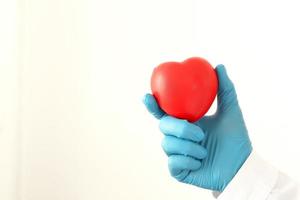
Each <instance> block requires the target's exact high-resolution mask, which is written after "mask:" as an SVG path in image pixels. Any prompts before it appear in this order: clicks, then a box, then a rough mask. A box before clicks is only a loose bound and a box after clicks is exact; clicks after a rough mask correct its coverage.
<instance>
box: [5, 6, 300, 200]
mask: <svg viewBox="0 0 300 200" xmlns="http://www.w3.org/2000/svg"><path fill="white" fill-rule="evenodd" d="M299 8H300V5H298V3H297V1H296V0H294V1H293V0H286V1H274V0H272V1H271V0H265V1H261V0H252V1H238V0H227V1H222V0H210V1H200V0H199V1H191V0H190V1H189V0H186V1H176V0H175V1H174V0H172V1H171V0H166V1H161V0H160V1H159V0H152V1H142V0H127V1H121V0H119V1H116V0H112V1H99V0H88V1H86V0H76V1H74V0H22V1H21V0H19V1H16V2H15V1H5V0H1V1H0V83H1V84H0V199H5V200H15V199H18V200H40V199H43V200H54V199H55V200H59V199H61V200H67V199H72V200H77V199H80V200H94V199H105V200H112V199H147V200H148V199H149V200H150V199H173V200H175V199H178V200H179V199H190V200H196V199H213V198H212V196H211V194H210V192H209V191H206V190H202V189H200V188H196V187H193V186H188V185H184V184H180V183H178V182H177V181H176V180H174V179H172V178H171V177H170V176H169V172H168V169H167V158H166V156H165V155H164V153H163V151H162V150H161V147H160V142H161V139H162V134H161V133H160V132H159V130H158V127H157V125H158V122H157V121H156V120H155V119H153V117H152V116H150V115H149V114H148V113H147V111H146V109H145V108H144V106H143V104H142V97H143V95H144V93H146V92H149V91H150V90H149V85H150V84H149V79H150V75H151V72H152V69H153V67H155V66H156V65H158V64H159V63H161V62H164V61H169V60H176V61H181V60H183V59H185V58H187V57H191V56H202V57H204V58H206V59H207V60H209V61H210V62H211V63H212V64H213V65H216V64H219V63H223V64H225V66H227V70H228V73H229V75H230V76H231V79H232V80H233V82H234V83H235V86H236V89H237V92H238V97H239V101H240V105H241V107H242V110H243V113H244V117H245V120H246V123H247V126H248V129H249V134H250V137H251V139H252V143H253V145H254V149H255V150H256V151H257V152H258V153H259V154H260V155H261V156H262V157H264V158H265V160H267V161H269V162H270V163H271V164H273V165H274V166H276V167H277V168H279V169H280V170H282V171H284V172H285V173H287V174H288V175H290V176H291V177H293V178H294V179H296V180H298V181H300V172H299V168H300V161H299V153H300V147H299V138H300V137H299V134H300V130H299V122H298V121H299V114H300V105H299V102H300V95H299V85H300V79H299V78H298V77H299V72H300V70H299V68H300V64H299V52H300V51H299V47H300V38H299V35H300V28H299V19H300V12H299ZM213 109H214V107H213V108H212V110H211V111H210V113H212V112H213V111H214V110H213Z"/></svg>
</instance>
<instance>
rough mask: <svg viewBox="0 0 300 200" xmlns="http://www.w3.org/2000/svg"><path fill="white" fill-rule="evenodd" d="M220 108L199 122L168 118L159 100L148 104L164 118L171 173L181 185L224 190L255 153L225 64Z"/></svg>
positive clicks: (220, 71) (162, 126)
mask: <svg viewBox="0 0 300 200" xmlns="http://www.w3.org/2000/svg"><path fill="white" fill-rule="evenodd" d="M215 70H216V72H217V75H218V80H219V89H218V94H217V98H218V106H217V107H218V108H217V112H216V113H215V114H214V115H212V116H204V117H202V118H201V119H200V120H199V121H197V122H195V123H189V122H188V121H187V120H182V119H177V118H174V117H171V116H168V115H167V114H166V113H165V112H164V111H163V110H162V109H161V108H160V107H159V106H158V104H157V102H156V100H155V98H154V97H153V96H152V95H150V94H146V95H145V97H144V104H145V105H146V107H147V109H148V111H149V112H150V113H151V114H153V115H154V116H155V117H156V118H158V119H160V124H159V128H160V130H161V131H162V132H163V133H164V135H165V137H164V139H163V141H162V147H163V149H164V151H165V153H166V154H167V155H168V158H169V162H168V163H169V171H170V174H171V175H172V176H173V177H174V178H176V179H177V180H178V181H180V182H184V183H188V184H192V185H195V186H198V187H201V188H206V189H211V190H214V191H223V190H224V188H225V187H226V186H227V184H228V183H229V182H230V181H231V180H232V178H233V177H234V176H235V174H236V173H237V172H238V170H239V169H240V167H241V166H242V165H243V163H244V162H245V160H246V159H247V158H248V156H249V155H250V153H251V151H252V146H251V142H250V139H249V137H248V132H247V129H246V126H245V122H244V119H243V116H242V112H241V109H240V107H239V104H238V100H237V95H236V92H235V88H234V85H233V83H232V82H231V80H230V79H229V77H228V76H227V73H226V69H225V67H224V66H223V65H218V66H217V67H216V69H215Z"/></svg>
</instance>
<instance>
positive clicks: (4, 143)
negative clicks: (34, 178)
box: [0, 1, 19, 200]
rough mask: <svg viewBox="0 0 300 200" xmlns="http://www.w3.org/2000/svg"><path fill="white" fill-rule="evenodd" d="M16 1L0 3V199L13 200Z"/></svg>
mask: <svg viewBox="0 0 300 200" xmlns="http://www.w3.org/2000/svg"><path fill="white" fill-rule="evenodd" d="M16 22H17V17H16V2H15V1H0V199H8V200H15V199H17V195H18V193H17V188H18V184H17V183H18V173H17V171H18V167H19V163H18V158H19V157H18V146H19V134H18V133H19V130H18V121H19V117H18V112H19V103H18V90H19V89H18V87H19V82H18V69H17V62H16V57H17V49H16V39H17V29H16V27H17V26H16Z"/></svg>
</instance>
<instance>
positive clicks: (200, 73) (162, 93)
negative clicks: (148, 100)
mask: <svg viewBox="0 0 300 200" xmlns="http://www.w3.org/2000/svg"><path fill="white" fill-rule="evenodd" d="M151 90H152V94H153V95H154V97H155V98H156V100H157V102H158V104H159V106H160V107H161V108H162V109H163V110H164V111H165V112H166V113H167V114H169V115H171V116H174V117H177V118H180V119H187V120H188V121H190V122H195V121H197V120H198V119H200V118H201V117H202V116H203V115H204V114H205V113H206V112H207V111H208V109H209V108H210V106H211V104H212V103H213V101H214V99H215V97H216V94H217V90H218V79H217V75H216V72H215V70H214V68H213V67H212V66H211V65H210V64H209V63H208V62H207V61H206V60H205V59H203V58H197V57H193V58H189V59H187V60H185V61H183V62H181V63H180V62H166V63H162V64H160V65H159V66H157V67H156V68H155V69H154V70H153V73H152V77H151Z"/></svg>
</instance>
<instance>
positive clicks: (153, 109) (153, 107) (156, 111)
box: [143, 94, 165, 119]
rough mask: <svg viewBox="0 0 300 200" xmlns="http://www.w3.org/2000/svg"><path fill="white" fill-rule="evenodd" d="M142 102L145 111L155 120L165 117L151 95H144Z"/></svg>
mask: <svg viewBox="0 0 300 200" xmlns="http://www.w3.org/2000/svg"><path fill="white" fill-rule="evenodd" d="M143 102H144V104H145V106H146V108H147V110H148V111H149V112H150V113H151V114H152V115H153V116H154V117H156V118H157V119H160V118H162V116H164V115H165V112H164V111H163V110H162V109H161V108H160V107H159V105H158V104H157V102H156V100H155V98H154V96H152V95H151V94H146V95H145V96H144V99H143Z"/></svg>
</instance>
